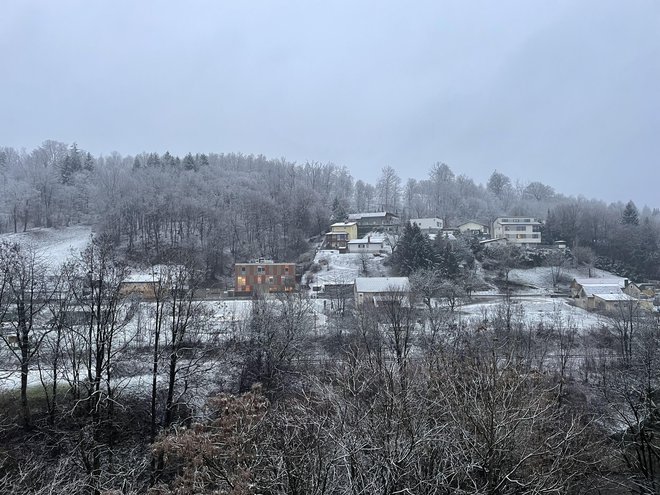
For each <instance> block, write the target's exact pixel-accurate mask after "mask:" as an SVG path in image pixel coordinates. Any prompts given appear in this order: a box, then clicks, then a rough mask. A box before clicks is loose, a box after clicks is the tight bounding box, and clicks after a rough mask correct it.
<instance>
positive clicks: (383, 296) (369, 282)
mask: <svg viewBox="0 0 660 495" xmlns="http://www.w3.org/2000/svg"><path fill="white" fill-rule="evenodd" d="M353 287H354V289H353V290H354V295H355V304H356V305H358V306H361V305H363V304H372V305H374V306H376V307H378V306H379V305H382V304H383V303H384V302H386V301H388V300H389V301H392V300H393V299H397V300H398V301H399V302H400V303H404V301H405V304H408V299H409V294H410V282H409V280H408V277H358V278H356V279H355V284H354V286H353Z"/></svg>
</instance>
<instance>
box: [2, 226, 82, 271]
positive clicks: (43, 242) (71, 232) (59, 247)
mask: <svg viewBox="0 0 660 495" xmlns="http://www.w3.org/2000/svg"><path fill="white" fill-rule="evenodd" d="M91 238H92V228H91V227H89V226H86V225H76V226H74V227H64V228H61V229H47V228H36V229H30V230H28V231H26V232H19V233H17V234H0V239H2V240H7V241H9V242H18V243H20V244H26V245H28V244H29V245H32V246H34V247H35V248H36V249H37V251H38V252H39V254H40V255H41V256H42V257H43V259H44V261H45V262H46V263H47V264H48V265H49V266H50V267H51V268H52V269H53V270H56V269H57V268H58V267H59V266H60V265H61V264H62V263H64V262H65V261H66V260H67V259H68V258H69V257H71V256H72V255H76V254H78V253H80V251H82V250H83V249H85V247H86V246H87V243H88V242H89V241H90V240H91Z"/></svg>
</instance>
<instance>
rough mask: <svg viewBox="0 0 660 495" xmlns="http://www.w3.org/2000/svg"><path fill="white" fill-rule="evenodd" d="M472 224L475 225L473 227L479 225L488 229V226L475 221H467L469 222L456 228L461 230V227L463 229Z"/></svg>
mask: <svg viewBox="0 0 660 495" xmlns="http://www.w3.org/2000/svg"><path fill="white" fill-rule="evenodd" d="M470 224H473V225H479V226H480V227H486V228H488V225H486V224H483V223H481V222H475V221H474V220H469V221H467V222H463V223H461V224H459V225H458V226H457V227H456V228H461V227H463V226H464V225H470Z"/></svg>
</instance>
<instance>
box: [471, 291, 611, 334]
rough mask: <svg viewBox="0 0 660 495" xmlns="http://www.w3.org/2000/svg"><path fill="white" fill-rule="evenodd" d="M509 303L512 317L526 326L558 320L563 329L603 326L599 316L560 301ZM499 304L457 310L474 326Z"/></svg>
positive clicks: (496, 300) (544, 299)
mask: <svg viewBox="0 0 660 495" xmlns="http://www.w3.org/2000/svg"><path fill="white" fill-rule="evenodd" d="M511 301H512V305H513V308H512V310H513V311H512V312H513V314H514V317H519V318H522V319H523V321H524V322H525V323H526V324H528V325H533V326H536V325H538V324H540V323H544V324H556V323H557V322H558V321H561V322H562V324H563V325H565V326H569V325H570V326H574V327H575V328H577V329H578V330H589V329H591V328H595V327H599V326H601V325H602V324H603V320H602V317H601V316H600V315H598V314H596V313H592V312H589V311H586V310H584V309H582V308H579V307H577V306H572V305H571V304H568V302H567V301H566V299H564V298H550V297H544V296H525V297H520V298H517V297H514V298H512V300H511ZM501 304H502V299H499V298H492V300H488V301H485V302H477V303H474V304H467V305H465V306H462V307H461V308H460V311H461V314H463V315H464V317H466V318H468V319H469V320H470V321H474V322H475V323H476V322H481V321H483V319H484V317H487V318H488V319H492V316H493V315H495V313H496V312H497V310H498V306H500V305H501Z"/></svg>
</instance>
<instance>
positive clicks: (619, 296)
mask: <svg viewBox="0 0 660 495" xmlns="http://www.w3.org/2000/svg"><path fill="white" fill-rule="evenodd" d="M594 296H595V297H597V298H598V299H602V300H603V301H636V300H637V299H635V298H634V297H631V296H629V295H628V294H624V293H623V292H619V293H611V294H594Z"/></svg>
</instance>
